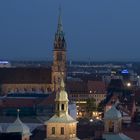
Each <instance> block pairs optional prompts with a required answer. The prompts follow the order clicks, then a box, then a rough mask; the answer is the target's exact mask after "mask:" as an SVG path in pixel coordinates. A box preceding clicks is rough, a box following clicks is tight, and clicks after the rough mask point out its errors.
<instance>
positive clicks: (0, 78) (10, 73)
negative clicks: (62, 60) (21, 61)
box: [0, 67, 51, 84]
mask: <svg viewBox="0 0 140 140" xmlns="http://www.w3.org/2000/svg"><path fill="white" fill-rule="evenodd" d="M5 83H8V84H15V83H18V84H25V83H51V68H42V67H39V68H27V67H24V68H23V67H22V68H21V67H18V68H1V69H0V84H5Z"/></svg>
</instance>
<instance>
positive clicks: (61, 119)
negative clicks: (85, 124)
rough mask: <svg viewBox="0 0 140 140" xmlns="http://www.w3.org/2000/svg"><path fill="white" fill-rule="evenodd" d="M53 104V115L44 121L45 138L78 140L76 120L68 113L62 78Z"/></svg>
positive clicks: (47, 139)
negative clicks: (45, 127)
mask: <svg viewBox="0 0 140 140" xmlns="http://www.w3.org/2000/svg"><path fill="white" fill-rule="evenodd" d="M55 106H56V107H55V114H54V116H53V117H51V118H50V119H49V120H48V121H47V122H46V123H45V125H46V126H47V130H46V140H79V139H78V138H77V137H76V129H77V121H76V120H74V119H73V118H72V117H71V116H70V115H69V114H68V95H67V92H66V91H65V85H64V81H63V80H61V86H60V92H58V93H56V99H55Z"/></svg>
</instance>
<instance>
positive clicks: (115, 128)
mask: <svg viewBox="0 0 140 140" xmlns="http://www.w3.org/2000/svg"><path fill="white" fill-rule="evenodd" d="M121 131H122V115H121V112H120V111H118V110H117V109H116V107H115V106H112V107H111V108H110V109H109V110H108V111H107V112H106V113H105V114H104V134H103V138H104V139H105V140H133V139H131V138H129V137H128V136H126V135H124V134H123V133H122V132H121Z"/></svg>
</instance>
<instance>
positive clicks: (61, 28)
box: [57, 6, 64, 37]
mask: <svg viewBox="0 0 140 140" xmlns="http://www.w3.org/2000/svg"><path fill="white" fill-rule="evenodd" d="M57 35H58V36H59V37H63V36H64V32H63V25H62V18H61V6H59V16H58V25H57Z"/></svg>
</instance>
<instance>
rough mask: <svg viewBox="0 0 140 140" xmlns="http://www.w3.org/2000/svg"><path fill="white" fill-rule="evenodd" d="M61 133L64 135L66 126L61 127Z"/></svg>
mask: <svg viewBox="0 0 140 140" xmlns="http://www.w3.org/2000/svg"><path fill="white" fill-rule="evenodd" d="M61 135H64V127H61Z"/></svg>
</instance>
